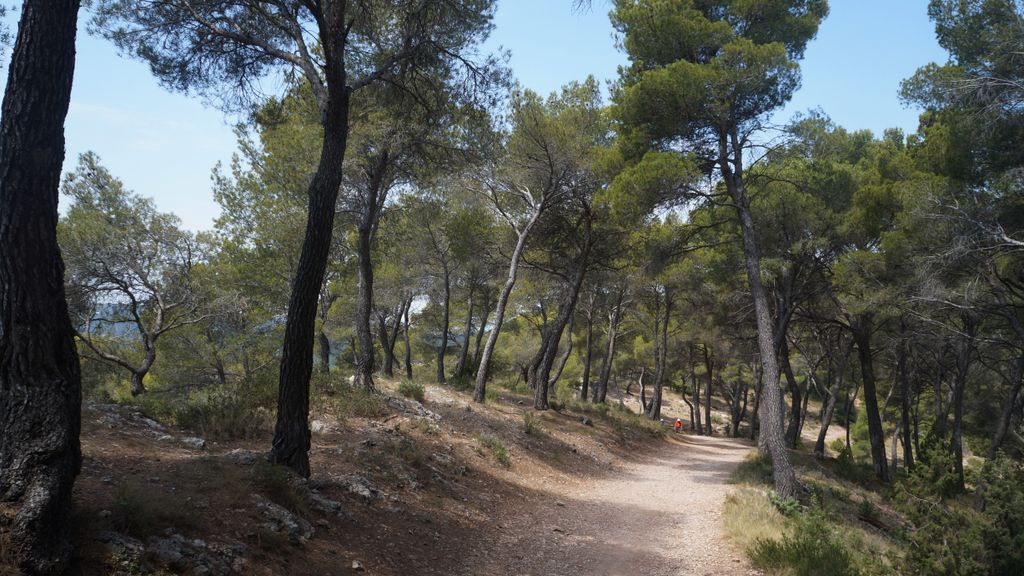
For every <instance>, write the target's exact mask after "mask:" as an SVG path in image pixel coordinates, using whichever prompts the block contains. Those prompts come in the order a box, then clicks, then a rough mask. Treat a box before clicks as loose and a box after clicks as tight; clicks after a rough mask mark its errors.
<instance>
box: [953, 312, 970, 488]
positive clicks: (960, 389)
mask: <svg viewBox="0 0 1024 576" xmlns="http://www.w3.org/2000/svg"><path fill="white" fill-rule="evenodd" d="M963 324H964V326H963V336H961V338H960V340H961V342H960V350H959V351H958V352H957V358H956V379H955V380H954V381H953V402H952V404H953V434H952V437H951V438H950V449H951V451H952V453H953V468H954V469H955V471H956V475H957V484H958V486H959V488H960V490H963V489H964V441H963V422H964V392H965V390H966V388H967V375H968V373H969V371H970V369H971V360H972V357H973V353H974V333H975V322H974V319H973V318H972V317H971V316H970V315H968V314H966V313H965V314H964V315H963Z"/></svg>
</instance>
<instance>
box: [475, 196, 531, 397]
mask: <svg viewBox="0 0 1024 576" xmlns="http://www.w3.org/2000/svg"><path fill="white" fill-rule="evenodd" d="M540 215H541V209H540V207H537V208H535V209H534V211H533V215H532V216H531V217H530V221H529V222H528V223H527V224H526V226H525V227H523V229H522V230H520V231H519V238H518V240H517V241H516V248H515V250H513V251H512V260H511V261H510V262H509V265H508V278H506V279H505V285H504V286H502V287H501V293H500V294H499V295H498V308H497V310H495V313H494V327H493V328H491V333H490V335H488V336H487V344H486V345H485V346H484V351H483V354H482V355H481V356H480V365H479V366H478V367H477V369H476V385H475V386H474V388H473V401H474V402H477V403H481V404H482V403H483V401H484V399H485V398H486V397H487V371H488V370H489V369H490V367H491V356H492V355H493V354H494V346H495V345H496V344H497V343H498V335H499V334H500V333H501V325H502V323H503V322H504V321H505V307H506V306H508V299H509V296H511V295H512V288H514V287H515V285H516V277H517V275H518V274H519V260H520V259H521V258H522V256H523V250H525V249H526V239H527V237H528V236H529V233H530V229H532V228H533V226H534V225H535V224H536V223H537V220H538V219H539V218H540Z"/></svg>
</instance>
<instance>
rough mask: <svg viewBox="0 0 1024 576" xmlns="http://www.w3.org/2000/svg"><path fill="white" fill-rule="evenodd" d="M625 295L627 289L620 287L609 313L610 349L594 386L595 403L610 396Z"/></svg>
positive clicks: (601, 401) (602, 401)
mask: <svg viewBox="0 0 1024 576" xmlns="http://www.w3.org/2000/svg"><path fill="white" fill-rule="evenodd" d="M624 297H625V291H624V289H620V290H619V296H618V300H617V301H616V302H615V305H614V306H612V309H611V312H610V313H609V315H608V349H607V351H606V353H605V356H604V359H603V360H601V374H600V376H599V377H598V379H597V386H595V387H594V402H595V403H601V404H603V403H604V402H605V400H606V399H607V396H608V380H609V378H611V374H612V364H613V363H614V362H615V339H616V336H618V330H619V321H620V320H621V318H622V299H623V298H624Z"/></svg>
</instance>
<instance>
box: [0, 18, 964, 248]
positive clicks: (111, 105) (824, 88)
mask: <svg viewBox="0 0 1024 576" xmlns="http://www.w3.org/2000/svg"><path fill="white" fill-rule="evenodd" d="M830 4H831V14H830V15H829V17H828V19H827V20H826V21H825V22H824V24H823V25H822V26H821V28H820V30H819V32H818V36H817V38H816V39H815V40H814V41H813V42H812V43H811V44H810V45H809V47H808V49H807V54H806V57H805V59H804V61H803V62H802V66H801V68H802V71H803V86H802V88H801V89H800V91H799V92H798V93H797V94H796V96H795V98H794V99H793V101H792V103H791V104H790V105H789V106H787V107H786V109H785V110H783V111H782V112H780V113H779V114H777V115H776V117H775V118H774V121H775V122H778V123H782V122H785V120H786V119H788V118H789V117H790V116H791V115H792V114H793V113H794V112H799V111H806V110H809V109H812V108H821V109H822V110H824V111H825V113H826V114H828V115H829V116H831V117H832V119H833V120H835V121H836V122H837V123H838V124H840V125H842V126H845V127H847V128H850V129H857V128H869V129H871V130H872V131H874V132H876V133H881V131H882V130H884V129H885V128H888V127H898V128H902V129H903V130H904V131H906V132H913V131H914V130H915V129H916V126H917V115H918V111H917V110H913V109H906V108H904V107H903V106H902V105H901V104H900V102H899V98H898V96H897V91H898V88H899V82H900V80H902V79H903V78H906V77H908V76H910V75H911V74H912V73H913V72H914V70H916V69H917V67H919V66H922V65H924V64H926V63H928V62H930V61H944V60H945V58H946V55H945V53H944V52H943V51H942V49H941V48H940V47H939V46H938V44H937V43H936V41H935V35H934V29H933V27H932V23H931V22H929V20H928V17H927V13H926V6H927V0H831V2H830ZM609 8H610V2H607V1H603V0H595V2H594V6H593V8H592V9H591V10H590V11H588V12H584V13H580V12H575V11H573V10H572V2H571V0H499V8H498V14H497V18H496V22H495V24H496V25H497V29H496V30H495V33H494V36H493V38H492V40H491V43H490V44H491V45H492V46H494V47H497V46H503V47H504V48H507V49H509V50H511V51H512V61H511V65H512V69H513V72H514V74H515V75H516V77H517V78H518V79H519V81H520V82H521V83H522V84H523V85H524V86H526V87H528V88H531V89H534V90H536V91H539V92H542V93H547V92H550V91H553V90H556V89H558V87H559V86H561V85H562V84H564V83H566V82H569V81H571V80H581V79H583V78H585V77H586V76H587V75H588V74H593V75H594V76H595V77H597V78H598V79H600V80H602V81H608V80H612V79H614V78H615V76H616V68H617V67H618V66H619V65H620V64H622V63H623V62H624V61H625V58H624V56H623V55H622V54H621V53H620V52H619V51H618V50H616V48H615V42H614V37H613V30H612V28H611V25H610V23H609V21H608V17H607V11H608V9H609ZM82 16H83V17H82V25H81V26H80V28H81V31H80V35H79V42H78V64H77V68H76V71H75V84H74V90H73V92H72V100H71V110H70V112H69V115H68V121H67V152H68V158H67V161H66V163H65V167H66V168H71V167H73V166H74V165H75V163H77V157H78V155H79V154H81V153H82V152H85V151H87V150H93V151H95V152H96V153H97V154H99V155H100V158H101V159H102V161H103V163H104V165H105V166H107V168H109V169H110V170H111V172H113V174H115V175H116V176H118V177H119V178H121V179H122V180H123V181H124V182H125V183H126V185H127V186H128V187H129V188H131V189H133V190H135V191H136V192H139V193H141V194H143V195H145V196H150V197H152V198H155V199H156V202H157V205H158V207H159V208H160V209H161V210H163V211H169V212H174V213H175V214H177V215H178V216H180V217H181V219H182V221H183V222H184V224H185V226H186V227H188V228H190V229H194V230H195V229H203V228H208V227H210V226H211V222H212V220H213V218H215V217H216V215H217V212H218V208H217V205H216V204H215V203H214V202H213V197H212V193H211V190H210V171H211V170H212V168H213V167H214V165H215V164H216V163H217V162H222V163H224V164H225V165H227V163H228V162H229V160H230V158H231V154H232V153H233V151H234V149H235V137H234V134H233V132H232V125H233V123H234V122H235V121H236V120H237V119H236V118H231V117H226V116H225V115H224V114H223V113H222V112H220V111H218V110H216V109H213V108H209V107H205V106H204V105H203V103H202V101H201V100H200V99H198V98H196V97H193V96H187V95H182V94H176V93H169V92H167V91H166V90H164V89H163V88H162V87H160V86H159V84H158V83H157V82H156V81H155V80H154V79H153V77H152V76H151V75H150V73H149V70H148V68H147V67H146V66H145V65H144V64H142V63H140V62H136V61H132V60H128V59H125V58H121V57H119V56H118V55H117V53H116V51H115V50H114V48H113V47H112V46H111V45H109V44H108V43H107V42H106V41H104V40H102V39H98V38H95V37H91V36H89V35H88V34H87V33H86V32H85V30H84V28H85V25H84V23H85V21H86V20H87V17H88V14H87V13H86V12H84V11H83V14H82ZM5 71H6V65H5Z"/></svg>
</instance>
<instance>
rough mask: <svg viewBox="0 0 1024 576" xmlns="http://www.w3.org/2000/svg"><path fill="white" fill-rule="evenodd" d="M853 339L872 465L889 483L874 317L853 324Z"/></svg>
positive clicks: (868, 314) (869, 314) (877, 474)
mask: <svg viewBox="0 0 1024 576" xmlns="http://www.w3.org/2000/svg"><path fill="white" fill-rule="evenodd" d="M852 328H853V339H854V342H856V344H857V354H858V357H859V358H860V370H861V381H862V382H863V386H864V412H865V413H866V415H867V417H868V435H869V436H870V439H871V463H872V465H873V466H874V468H875V476H876V477H877V478H878V479H879V480H881V481H882V482H888V481H889V465H888V461H887V460H886V456H885V431H884V430H883V429H882V419H881V417H880V415H879V413H878V393H877V392H876V390H875V365H874V357H873V355H872V351H871V333H872V332H873V329H874V317H873V315H872V314H871V313H864V314H860V315H859V316H858V317H857V320H856V321H855V322H854V323H853V326H852Z"/></svg>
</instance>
